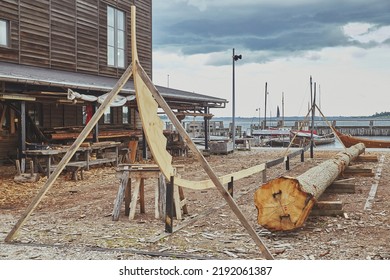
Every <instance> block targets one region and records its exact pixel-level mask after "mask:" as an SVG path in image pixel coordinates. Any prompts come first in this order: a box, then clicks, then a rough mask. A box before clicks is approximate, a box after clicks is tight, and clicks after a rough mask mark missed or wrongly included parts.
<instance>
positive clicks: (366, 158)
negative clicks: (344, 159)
mask: <svg viewBox="0 0 390 280" xmlns="http://www.w3.org/2000/svg"><path fill="white" fill-rule="evenodd" d="M356 161H363V162H378V156H377V155H360V156H358V157H357V159H356Z"/></svg>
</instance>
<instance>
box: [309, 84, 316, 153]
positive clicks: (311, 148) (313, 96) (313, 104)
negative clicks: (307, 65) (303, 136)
mask: <svg viewBox="0 0 390 280" xmlns="http://www.w3.org/2000/svg"><path fill="white" fill-rule="evenodd" d="M311 83H312V80H311V77H310V84H311ZM316 88H317V85H316V83H314V95H313V94H311V95H312V96H311V99H312V103H311V129H310V130H311V132H310V158H314V141H313V131H314V115H315V106H316ZM310 91H312V86H311V85H310Z"/></svg>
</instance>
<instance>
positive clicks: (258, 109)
mask: <svg viewBox="0 0 390 280" xmlns="http://www.w3.org/2000/svg"><path fill="white" fill-rule="evenodd" d="M257 111H259V129H261V128H260V126H261V117H260V108H257V109H256V112H257Z"/></svg>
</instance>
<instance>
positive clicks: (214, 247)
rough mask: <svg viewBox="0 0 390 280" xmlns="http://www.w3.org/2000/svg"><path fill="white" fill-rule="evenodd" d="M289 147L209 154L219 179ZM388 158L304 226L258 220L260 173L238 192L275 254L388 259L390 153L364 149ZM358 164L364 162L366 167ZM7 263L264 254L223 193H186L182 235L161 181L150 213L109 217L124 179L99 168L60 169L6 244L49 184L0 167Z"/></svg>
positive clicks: (294, 170) (1, 234)
mask: <svg viewBox="0 0 390 280" xmlns="http://www.w3.org/2000/svg"><path fill="white" fill-rule="evenodd" d="M284 152H285V150H284V149H261V148H258V149H252V150H251V151H237V152H235V153H232V154H228V155H212V156H209V157H207V160H208V162H209V164H210V165H211V166H212V167H213V169H214V170H215V172H216V173H217V174H218V175H224V174H228V173H230V172H233V171H238V170H241V169H243V168H248V167H250V166H253V165H256V164H260V163H263V162H265V161H269V160H272V159H275V158H278V157H281V156H283V155H284ZM337 152H339V151H322V150H316V151H315V157H314V159H309V158H308V156H309V155H308V153H306V159H305V162H304V163H301V162H300V158H299V157H297V158H294V159H293V160H292V161H291V162H290V166H291V170H290V171H286V170H285V168H284V165H283V164H280V165H278V166H275V167H272V168H271V169H269V170H268V171H267V179H268V180H270V179H273V178H277V177H279V176H281V175H288V176H297V175H299V174H301V173H303V172H305V171H306V170H308V169H309V168H311V167H313V166H315V165H317V164H319V163H320V162H323V161H324V160H326V159H329V158H331V157H332V156H334V155H335V154H336V153H337ZM366 154H371V155H377V156H378V157H383V165H382V166H381V167H380V168H379V164H380V162H364V163H363V164H364V167H365V168H372V170H373V172H374V173H375V172H377V171H378V169H380V170H379V171H381V172H380V174H379V173H378V174H377V176H376V177H356V193H354V194H332V195H329V196H327V197H326V199H327V200H341V201H342V202H343V205H344V208H343V209H344V212H345V214H346V215H343V216H335V217H331V216H310V217H309V219H308V220H307V221H306V224H305V226H304V227H303V228H300V229H298V230H295V231H292V232H282V233H280V232H279V233H272V232H269V231H268V230H266V229H264V228H262V227H261V226H260V225H258V224H257V222H256V221H257V211H256V208H255V206H254V202H253V195H254V192H255V191H256V190H257V189H258V188H259V186H261V185H262V176H261V174H256V175H253V176H250V177H247V178H245V179H242V180H240V181H237V182H236V183H235V186H234V197H235V199H236V202H237V204H238V206H239V207H240V209H241V211H242V212H243V214H244V215H245V216H246V217H247V219H248V221H249V222H250V223H251V225H252V226H253V227H254V228H255V230H256V231H257V232H258V234H259V236H260V238H261V239H262V240H263V242H264V244H265V245H266V246H267V248H268V249H269V251H270V252H271V253H272V254H273V256H274V258H275V259H284V260H286V259H287V260H305V259H309V260H310V259H319V260H344V259H346V260H368V259H389V258H390V245H389V244H390V235H389V230H390V221H389V210H390V207H389V206H390V205H389V204H390V189H389V185H390V183H389V182H390V164H389V163H390V151H389V150H367V151H366ZM174 163H176V164H184V165H185V166H186V167H185V172H184V173H183V177H188V178H191V179H192V180H201V179H205V178H206V176H205V172H204V171H203V170H202V168H201V167H200V165H199V164H198V163H197V162H196V160H195V159H194V158H192V157H191V155H190V156H189V157H175V158H174ZM360 164H361V163H360ZM0 172H1V174H2V178H1V179H0V180H1V184H0V185H1V187H0V221H1V223H0V259H3V260H30V259H43V260H143V259H145V260H150V259H153V260H156V259H178V258H179V259H262V258H263V256H262V254H261V252H260V251H259V248H258V247H257V246H256V245H255V243H254V241H253V240H252V239H251V237H250V236H249V234H248V233H247V232H246V230H245V229H244V228H243V227H242V225H241V224H240V222H239V220H238V219H237V217H236V216H235V215H234V213H233V212H232V211H231V209H230V208H229V207H228V206H227V205H226V203H225V201H224V200H223V198H222V197H221V195H220V194H219V192H218V191H217V190H216V189H208V190H204V191H193V190H185V196H186V198H187V200H188V204H187V206H188V210H189V213H188V215H185V216H184V219H183V220H181V221H178V220H174V226H175V227H176V231H175V232H174V233H173V234H171V235H167V234H164V223H163V222H162V221H161V220H158V219H155V218H154V187H155V185H156V181H155V180H154V179H150V180H146V185H145V196H146V198H145V201H146V213H144V214H140V213H139V211H138V209H137V213H136V217H135V219H134V220H128V217H125V216H124V206H122V207H123V209H122V211H121V214H120V217H119V221H112V219H111V213H112V209H113V203H114V199H115V197H116V193H117V190H118V185H119V184H118V183H119V180H118V179H117V177H116V171H115V168H114V167H101V168H94V169H91V170H90V171H87V172H85V179H84V180H82V181H81V180H79V181H73V180H71V178H70V175H69V174H62V175H61V176H60V177H59V179H58V180H57V181H56V183H55V184H54V185H53V187H52V189H51V190H50V191H49V192H48V193H47V194H46V196H45V197H44V199H43V200H42V202H41V203H40V204H39V206H38V207H37V208H36V209H35V211H34V212H33V214H32V215H31V216H30V217H29V219H28V220H27V222H26V224H25V225H23V227H22V228H21V230H20V232H19V234H18V235H17V236H16V238H15V240H14V243H10V244H7V243H5V242H4V238H5V236H6V235H7V234H8V233H9V232H10V230H11V229H12V227H13V226H14V225H15V224H16V222H17V221H18V220H19V218H20V217H21V216H22V214H23V212H24V211H25V210H26V208H27V206H28V205H29V203H30V202H31V201H32V199H33V198H34V196H35V195H36V194H37V192H38V191H39V190H40V189H41V188H42V186H43V185H44V183H45V181H46V178H41V179H40V181H38V182H37V183H24V184H20V183H15V182H14V180H13V176H14V175H15V170H14V168H13V167H12V166H1V167H0ZM376 183H378V189H377V193H376V196H375V198H374V200H373V204H372V207H371V209H370V210H365V209H364V205H365V203H366V201H367V198H368V195H369V192H370V189H371V187H372V185H374V184H376Z"/></svg>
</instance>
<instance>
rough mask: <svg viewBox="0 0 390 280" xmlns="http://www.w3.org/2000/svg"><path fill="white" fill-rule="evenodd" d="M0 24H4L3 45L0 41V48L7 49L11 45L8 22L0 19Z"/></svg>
mask: <svg viewBox="0 0 390 280" xmlns="http://www.w3.org/2000/svg"><path fill="white" fill-rule="evenodd" d="M0 22H4V23H5V32H6V34H5V44H2V43H1V41H0V47H3V48H9V46H10V43H11V39H10V38H11V34H10V33H11V28H10V22H9V20H7V19H2V18H0Z"/></svg>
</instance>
